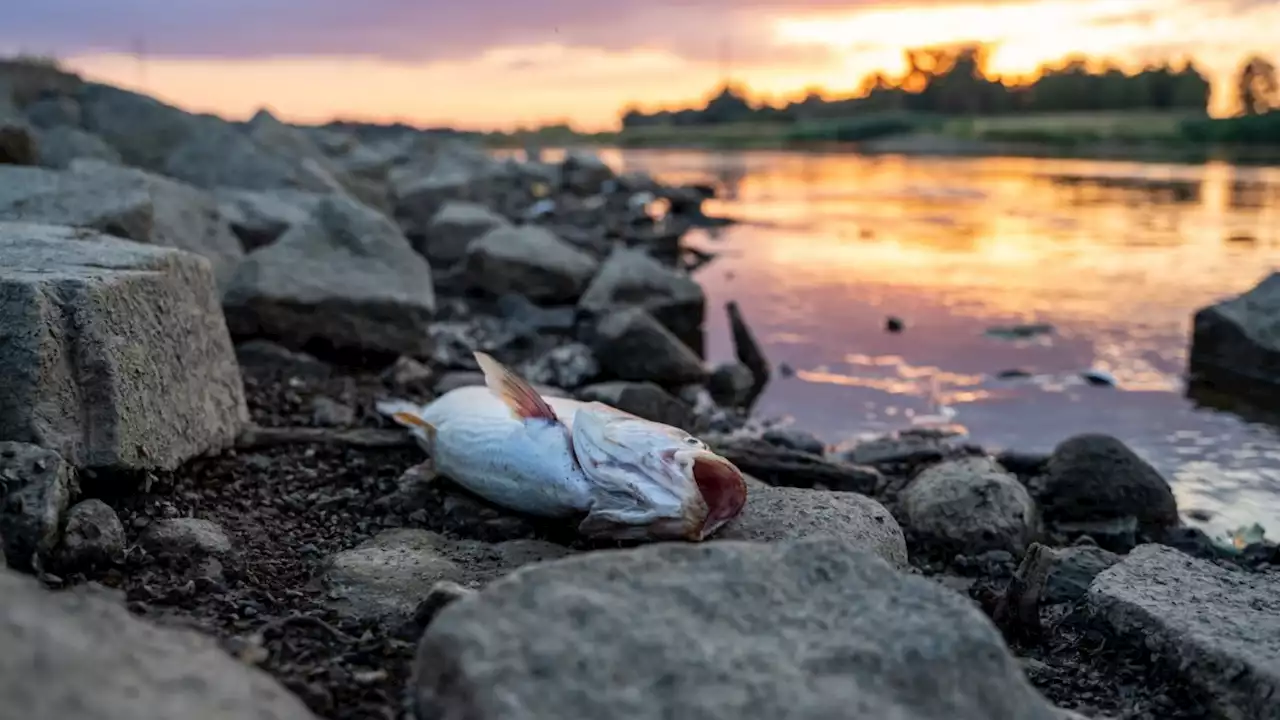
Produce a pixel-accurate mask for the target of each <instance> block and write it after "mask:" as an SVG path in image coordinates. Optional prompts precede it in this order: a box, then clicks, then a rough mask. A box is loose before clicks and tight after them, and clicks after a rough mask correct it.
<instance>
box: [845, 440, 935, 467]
mask: <svg viewBox="0 0 1280 720" xmlns="http://www.w3.org/2000/svg"><path fill="white" fill-rule="evenodd" d="M947 449H948V448H947V445H946V443H945V442H944V441H943V440H942V439H940V438H935V437H927V436H921V435H910V434H907V435H889V436H886V437H879V438H875V439H872V440H865V441H863V442H860V443H858V444H856V445H854V446H853V447H851V448H848V449H847V450H844V451H842V452H840V453H839V457H840V459H841V460H844V461H845V462H848V463H853V464H854V465H870V466H872V467H876V468H883V467H893V466H897V465H902V464H908V465H914V464H921V463H932V462H937V461H939V460H942V459H943V457H945V456H946V452H947Z"/></svg>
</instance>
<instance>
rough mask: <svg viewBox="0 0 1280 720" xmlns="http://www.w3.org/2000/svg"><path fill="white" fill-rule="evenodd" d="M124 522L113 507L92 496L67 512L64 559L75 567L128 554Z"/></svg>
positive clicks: (61, 553)
mask: <svg viewBox="0 0 1280 720" xmlns="http://www.w3.org/2000/svg"><path fill="white" fill-rule="evenodd" d="M124 544H125V537H124V525H123V524H121V522H120V517H119V516H117V515H116V511H115V510H112V509H111V506H110V505H108V504H106V503H104V502H102V501H101V500H98V499H97V498H90V499H89V500H84V501H81V502H79V503H76V505H75V506H74V507H72V508H71V511H70V512H68V513H67V529H66V531H65V532H64V533H63V537H62V548H61V550H60V556H61V560H62V561H63V562H64V563H66V564H67V565H69V566H71V567H74V568H83V567H91V566H93V565H101V564H105V563H109V562H111V561H113V560H115V559H116V558H119V557H120V556H121V555H123V553H124Z"/></svg>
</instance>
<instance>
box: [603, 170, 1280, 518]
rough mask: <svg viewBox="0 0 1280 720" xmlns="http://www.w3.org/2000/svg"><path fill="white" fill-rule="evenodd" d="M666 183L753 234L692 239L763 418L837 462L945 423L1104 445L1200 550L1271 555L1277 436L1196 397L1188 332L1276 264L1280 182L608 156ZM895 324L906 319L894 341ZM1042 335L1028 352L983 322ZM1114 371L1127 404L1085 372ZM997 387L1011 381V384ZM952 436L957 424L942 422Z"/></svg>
mask: <svg viewBox="0 0 1280 720" xmlns="http://www.w3.org/2000/svg"><path fill="white" fill-rule="evenodd" d="M606 159H607V160H608V161H610V162H611V163H613V164H615V166H617V167H620V168H623V169H626V170H645V171H649V172H652V173H653V174H655V175H656V176H658V177H659V178H661V179H664V180H668V181H673V182H714V183H716V184H717V185H718V186H719V188H720V191H721V194H722V196H721V198H720V199H717V200H714V201H711V202H710V203H708V207H707V211H708V212H710V213H713V214H724V215H730V216H733V217H735V218H739V219H741V220H743V221H744V222H743V223H742V224H739V225H736V226H732V227H730V228H727V229H725V230H723V231H722V232H720V233H718V238H716V239H713V238H712V237H711V236H709V235H706V234H705V233H694V234H693V235H692V236H691V238H690V243H691V244H693V245H696V246H698V247H700V248H702V249H706V250H710V251H713V252H720V253H722V254H721V256H720V257H719V258H718V259H717V260H716V261H715V262H712V263H711V264H710V265H708V266H707V267H706V268H705V269H704V270H702V271H701V272H700V273H699V276H698V279H699V280H700V281H701V282H702V284H703V286H704V287H705V288H706V290H707V293H708V296H709V308H710V309H711V312H710V317H709V325H708V339H707V342H708V346H707V347H708V353H709V355H710V357H711V359H712V360H714V361H718V360H723V359H727V358H728V357H729V356H730V355H731V345H730V340H729V334H728V329H727V323H726V322H725V319H724V317H723V313H722V312H720V308H721V307H722V306H723V303H724V302H725V301H727V300H730V299H732V300H737V301H738V302H739V304H740V306H741V308H742V310H743V312H744V314H745V316H746V317H747V319H748V321H749V322H750V323H751V324H752V326H753V329H754V331H755V333H756V335H757V337H759V338H761V340H762V342H763V343H764V344H765V345H766V348H765V349H766V351H767V352H768V354H769V356H770V358H771V359H772V360H773V362H774V363H775V364H777V363H781V362H785V363H787V364H789V365H791V366H792V367H794V368H795V370H796V371H797V373H796V376H795V377H792V378H778V379H776V380H775V381H774V382H773V383H772V384H771V386H770V387H769V388H768V389H767V391H766V393H765V394H764V396H763V397H762V398H761V401H760V406H759V409H760V411H761V412H762V413H764V414H767V415H784V416H790V417H792V418H794V420H795V422H796V423H797V424H798V425H800V426H802V427H805V428H807V429H811V430H815V431H817V432H818V434H819V435H820V436H821V437H823V439H825V440H826V441H828V442H831V443H837V442H841V441H844V440H847V439H849V438H851V437H855V436H860V435H864V434H866V433H868V432H877V431H881V432H882V431H885V430H894V429H901V428H904V427H907V426H910V425H911V424H912V422H913V418H920V417H926V418H930V417H933V416H935V415H937V411H938V407H939V406H941V407H945V408H948V409H949V410H950V411H953V412H954V417H953V418H950V419H951V420H952V421H953V422H955V423H957V424H959V425H961V426H963V427H964V428H966V429H967V430H968V432H969V434H970V436H971V437H972V439H973V440H974V441H975V442H979V443H983V444H984V445H989V446H992V447H1011V448H1017V449H1020V450H1040V451H1048V450H1050V449H1052V448H1053V446H1054V445H1055V444H1056V443H1058V442H1059V441H1061V440H1063V439H1064V438H1066V437H1067V436H1069V435H1071V434H1074V433H1079V432H1085V431H1097V432H1107V433H1111V434H1114V435H1116V436H1118V437H1120V438H1122V439H1123V440H1125V441H1126V442H1128V443H1129V444H1130V445H1131V446H1132V447H1133V448H1134V449H1135V450H1137V451H1138V452H1139V453H1141V454H1142V455H1143V456H1145V457H1146V458H1147V459H1149V460H1150V461H1151V462H1153V463H1154V464H1155V465H1156V466H1157V467H1159V468H1160V469H1161V470H1162V471H1163V472H1164V473H1165V474H1166V476H1167V477H1169V478H1170V479H1171V481H1172V482H1173V483H1174V485H1175V486H1176V487H1175V491H1176V493H1177V495H1178V499H1179V503H1180V506H1181V507H1182V509H1183V510H1184V511H1189V510H1200V511H1206V512H1208V513H1210V520H1209V521H1208V522H1207V523H1204V524H1206V525H1207V526H1208V527H1206V529H1207V530H1210V531H1211V532H1220V531H1222V530H1225V529H1227V528H1234V527H1237V526H1239V525H1242V524H1247V523H1252V522H1260V523H1262V524H1263V525H1264V526H1265V527H1267V528H1268V529H1270V531H1271V534H1272V535H1280V435H1278V434H1277V432H1276V431H1275V430H1274V429H1272V428H1270V427H1267V426H1263V425H1258V424H1251V423H1248V422H1245V421H1244V420H1242V419H1240V418H1238V417H1236V416H1234V415H1231V414H1228V413H1223V412H1215V411H1210V410H1206V409H1198V408H1197V407H1196V406H1195V405H1194V404H1193V403H1192V402H1191V401H1189V400H1187V399H1186V398H1185V397H1184V395H1183V380H1182V372H1183V367H1184V364H1185V362H1186V355H1187V337H1188V332H1189V328H1190V321H1191V314H1192V312H1193V311H1194V310H1195V309H1196V308H1198V307H1200V306H1202V305H1205V304H1208V303H1211V302H1213V301H1215V300H1217V299H1219V298H1222V297H1224V296H1228V295H1231V294H1235V293H1238V292H1241V291H1243V290H1246V289H1248V288H1249V287H1250V286H1252V285H1253V284H1254V283H1256V282H1257V281H1258V280H1260V279H1261V278H1262V277H1263V276H1265V275H1266V274H1267V273H1268V272H1270V271H1271V270H1272V269H1274V268H1276V267H1277V266H1280V169H1267V168H1240V167H1233V166H1231V165H1227V164H1222V163H1214V164H1209V165H1205V166H1180V165H1161V164H1141V163H1127V162H1098V161H1079V160H1039V159H1021V158H979V159H943V158H903V157H879V158H876V157H858V156H853V155H835V154H800V153H779V152H749V153H699V152H687V151H626V152H618V151H614V152H611V153H607V154H606ZM888 315H895V316H898V317H901V318H903V319H904V320H905V322H906V329H905V331H904V332H902V333H897V334H894V333H888V332H885V330H884V320H885V317H886V316H888ZM1017 323H1050V324H1052V325H1053V326H1054V328H1055V332H1054V333H1053V334H1052V335H1049V336H1047V337H1043V338H1038V339H1036V340H1033V341H1016V342H1009V341H1002V340H998V339H993V338H991V337H987V336H985V335H984V331H985V330H986V329H987V328H988V327H990V326H993V325H1010V324H1017ZM1090 369H1094V370H1102V371H1106V372H1108V373H1110V374H1111V375H1113V376H1114V378H1115V380H1116V385H1117V386H1116V387H1114V388H1111V387H1093V386H1090V385H1089V384H1088V383H1087V382H1085V381H1084V380H1083V379H1082V378H1081V376H1080V373H1081V372H1083V371H1086V370H1090ZM1002 371H1019V373H1018V376H1017V377H1009V378H1007V379H1006V378H1001V377H999V376H998V375H999V374H1000V373H1001V372H1002ZM938 419H939V420H940V421H941V420H946V419H947V418H945V417H940V418H938Z"/></svg>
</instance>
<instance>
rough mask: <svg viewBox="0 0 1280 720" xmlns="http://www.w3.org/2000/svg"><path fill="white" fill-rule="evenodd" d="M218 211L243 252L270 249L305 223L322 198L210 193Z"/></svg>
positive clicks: (293, 193) (284, 192) (298, 193)
mask: <svg viewBox="0 0 1280 720" xmlns="http://www.w3.org/2000/svg"><path fill="white" fill-rule="evenodd" d="M214 196H215V197H216V198H217V199H218V208H219V210H220V211H221V212H222V215H223V217H225V218H226V219H227V222H228V223H229V224H230V226H231V230H232V232H234V233H235V234H236V237H238V238H240V242H241V244H242V245H243V246H244V248H245V249H246V250H256V249H258V248H260V247H262V246H264V245H270V244H271V243H273V242H275V241H276V240H278V239H280V236H281V235H283V234H285V232H286V231H288V230H289V228H291V227H293V226H294V225H300V224H302V223H303V222H305V221H306V220H307V218H308V217H309V216H310V215H311V213H312V211H314V210H315V208H316V206H317V205H319V204H320V201H321V200H322V199H324V195H322V194H319V193H314V192H307V191H305V190H289V189H278V190H241V189H238V188H218V189H216V190H215V191H214Z"/></svg>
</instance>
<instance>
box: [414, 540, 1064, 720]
mask: <svg viewBox="0 0 1280 720" xmlns="http://www.w3.org/2000/svg"><path fill="white" fill-rule="evenodd" d="M691 640H692V641H691ZM411 682H412V685H411V692H412V696H413V699H414V701H415V706H416V707H415V711H416V715H417V717H419V718H422V719H424V720H425V719H426V718H441V717H466V718H470V719H472V720H486V719H488V718H510V717H521V718H526V719H527V720H535V719H540V718H567V717H572V718H606V717H618V718H622V717H625V718H630V719H634V720H644V719H646V718H655V719H656V718H672V717H680V718H688V719H689V720H719V719H721V718H723V719H725V720H728V719H729V718H732V719H733V720H755V719H757V718H759V719H764V718H768V719H769V720H774V719H776V718H789V719H792V720H799V719H802V718H804V719H807V718H824V719H825V718H837V717H839V718H844V717H866V718H884V719H885V720H889V719H891V718H892V719H894V720H926V719H930V720H931V719H933V718H948V719H949V720H979V719H981V720H1015V719H1016V720H1050V719H1051V718H1055V717H1057V715H1056V713H1055V709H1054V708H1053V707H1052V706H1051V705H1050V704H1049V703H1048V702H1047V701H1046V700H1045V699H1044V698H1043V697H1042V696H1040V695H1039V694H1038V693H1037V692H1036V691H1035V690H1034V689H1033V688H1032V687H1031V685H1030V684H1029V683H1028V682H1027V680H1026V678H1025V677H1024V675H1023V673H1022V671H1021V668H1020V666H1019V664H1018V662H1017V660H1016V659H1015V658H1014V657H1013V656H1012V655H1011V654H1010V653H1009V651H1008V649H1007V648H1006V647H1005V644H1004V641H1003V640H1002V639H1001V637H1000V634H999V632H998V631H997V630H996V629H995V627H994V626H993V625H992V624H991V623H990V621H988V620H987V619H986V617H985V616H983V614H982V612H981V611H980V610H979V609H978V608H977V607H975V606H974V604H973V603H972V602H971V601H970V600H968V599H967V598H964V597H961V596H959V595H958V594H956V593H954V592H952V591H950V590H947V589H946V588H943V587H939V586H938V585H937V584H936V583H933V582H931V581H929V580H927V579H924V578H918V577H911V576H908V575H906V574H904V573H901V572H899V571H897V570H895V569H894V568H893V567H892V566H891V565H889V564H888V563H885V562H884V561H882V560H880V559H879V558H877V557H875V556H874V555H872V554H870V553H866V552H863V551H861V550H860V548H859V546H858V544H857V543H855V542H842V541H840V540H836V539H818V540H807V541H794V542H787V543H777V544H764V543H748V542H712V543H705V544H701V545H689V544H682V543H663V544H658V545H650V546H645V547H641V548H637V549H631V550H616V551H599V552H593V553H588V554H586V555H583V556H579V557H576V558H572V559H568V560H562V561H557V562H551V563H544V564H542V565H539V566H537V567H534V568H528V569H526V570H523V571H521V572H519V573H515V574H513V575H511V576H509V577H507V578H504V579H502V580H500V581H498V582H496V583H494V584H492V585H490V586H489V587H488V588H486V589H485V590H483V591H481V592H480V593H479V594H478V595H475V596H471V597H467V598H463V599H461V600H459V601H457V602H454V603H453V604H451V605H449V606H448V607H446V608H445V609H444V610H443V611H441V612H440V615H439V616H438V617H437V618H436V620H435V622H433V623H432V624H431V625H430V627H428V629H427V631H426V633H425V634H424V635H423V638H422V642H421V644H420V646H419V648H418V654H417V658H416V662H415V668H414V676H413V679H412V681H411ZM655 688H656V689H658V690H660V691H659V692H655Z"/></svg>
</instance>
